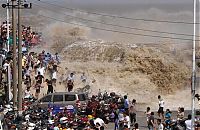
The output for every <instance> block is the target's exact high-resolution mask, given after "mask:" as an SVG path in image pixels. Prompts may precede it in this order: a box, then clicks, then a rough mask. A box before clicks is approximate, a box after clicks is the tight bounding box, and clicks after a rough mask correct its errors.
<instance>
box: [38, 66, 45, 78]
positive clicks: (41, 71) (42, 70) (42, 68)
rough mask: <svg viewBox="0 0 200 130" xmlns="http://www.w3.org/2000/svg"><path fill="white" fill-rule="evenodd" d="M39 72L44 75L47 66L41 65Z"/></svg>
mask: <svg viewBox="0 0 200 130" xmlns="http://www.w3.org/2000/svg"><path fill="white" fill-rule="evenodd" d="M38 72H40V75H42V76H44V73H45V67H43V66H41V67H40V68H38Z"/></svg>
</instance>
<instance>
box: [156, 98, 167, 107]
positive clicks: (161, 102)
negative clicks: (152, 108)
mask: <svg viewBox="0 0 200 130" xmlns="http://www.w3.org/2000/svg"><path fill="white" fill-rule="evenodd" d="M158 103H159V107H164V104H165V102H164V101H163V100H162V99H161V100H159V102H158Z"/></svg>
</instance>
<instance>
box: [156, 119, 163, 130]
mask: <svg viewBox="0 0 200 130" xmlns="http://www.w3.org/2000/svg"><path fill="white" fill-rule="evenodd" d="M157 124H158V128H157V130H164V126H163V124H162V122H161V119H157Z"/></svg>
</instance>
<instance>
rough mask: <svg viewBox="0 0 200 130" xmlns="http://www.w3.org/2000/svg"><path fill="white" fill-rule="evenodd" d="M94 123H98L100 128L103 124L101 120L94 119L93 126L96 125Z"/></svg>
mask: <svg viewBox="0 0 200 130" xmlns="http://www.w3.org/2000/svg"><path fill="white" fill-rule="evenodd" d="M96 123H99V124H100V126H103V125H104V124H105V123H104V121H103V120H102V119H101V118H96V119H95V120H94V124H95V125H96Z"/></svg>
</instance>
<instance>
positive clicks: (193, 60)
mask: <svg viewBox="0 0 200 130" xmlns="http://www.w3.org/2000/svg"><path fill="white" fill-rule="evenodd" d="M196 5H197V0H194V12H193V13H194V14H193V15H194V26H193V31H194V32H193V48H192V51H193V57H192V91H191V96H192V107H191V109H192V121H191V128H192V129H191V130H194V129H195V85H196V84H195V79H196Z"/></svg>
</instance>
